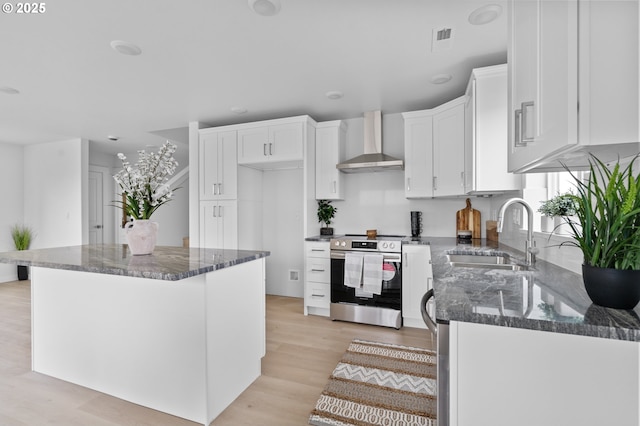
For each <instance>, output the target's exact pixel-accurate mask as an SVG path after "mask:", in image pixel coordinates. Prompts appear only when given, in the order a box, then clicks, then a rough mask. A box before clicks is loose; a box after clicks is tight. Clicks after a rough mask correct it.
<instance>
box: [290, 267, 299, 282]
mask: <svg viewBox="0 0 640 426" xmlns="http://www.w3.org/2000/svg"><path fill="white" fill-rule="evenodd" d="M289 281H300V271H298V270H295V269H289Z"/></svg>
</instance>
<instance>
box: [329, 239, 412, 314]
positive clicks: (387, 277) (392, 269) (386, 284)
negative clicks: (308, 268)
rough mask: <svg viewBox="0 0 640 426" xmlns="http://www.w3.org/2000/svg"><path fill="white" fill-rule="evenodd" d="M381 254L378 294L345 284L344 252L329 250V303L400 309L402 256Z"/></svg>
mask: <svg viewBox="0 0 640 426" xmlns="http://www.w3.org/2000/svg"><path fill="white" fill-rule="evenodd" d="M369 254H370V253H369ZM382 255H383V260H382V270H383V271H382V291H381V292H380V294H379V295H378V294H371V293H365V292H362V291H360V290H359V289H355V288H353V287H347V286H345V285H344V263H345V252H342V251H337V250H335V251H331V303H353V304H358V305H366V306H378V307H384V308H390V309H396V310H401V309H402V256H401V255H400V253H382Z"/></svg>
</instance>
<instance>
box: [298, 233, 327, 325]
mask: <svg viewBox="0 0 640 426" xmlns="http://www.w3.org/2000/svg"><path fill="white" fill-rule="evenodd" d="M304 263H305V276H304V314H305V315H307V314H313V315H321V316H325V317H328V316H329V307H330V304H331V259H330V258H329V241H306V242H305V261H304Z"/></svg>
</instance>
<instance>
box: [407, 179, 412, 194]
mask: <svg viewBox="0 0 640 426" xmlns="http://www.w3.org/2000/svg"><path fill="white" fill-rule="evenodd" d="M407 192H411V178H407Z"/></svg>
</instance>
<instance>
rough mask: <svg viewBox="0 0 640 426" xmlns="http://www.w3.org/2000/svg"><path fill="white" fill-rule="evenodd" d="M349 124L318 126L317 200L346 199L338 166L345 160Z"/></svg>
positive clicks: (339, 122)
mask: <svg viewBox="0 0 640 426" xmlns="http://www.w3.org/2000/svg"><path fill="white" fill-rule="evenodd" d="M346 135H347V124H346V123H345V122H344V121H342V120H335V121H326V122H324V123H318V125H317V126H316V199H318V200H342V199H344V184H343V173H340V171H339V170H338V169H337V168H336V164H338V163H340V162H341V161H343V160H344V153H345V144H346Z"/></svg>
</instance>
